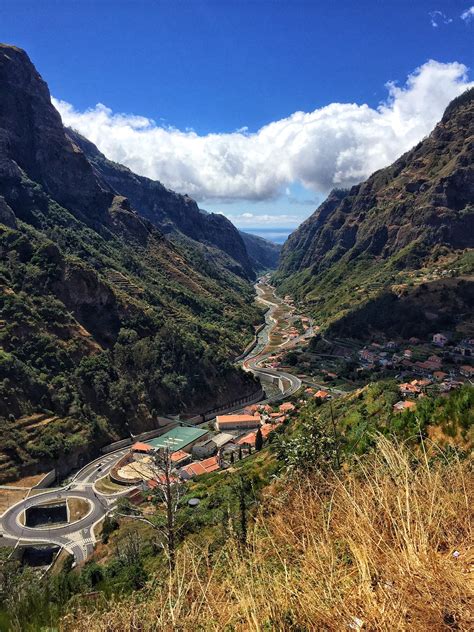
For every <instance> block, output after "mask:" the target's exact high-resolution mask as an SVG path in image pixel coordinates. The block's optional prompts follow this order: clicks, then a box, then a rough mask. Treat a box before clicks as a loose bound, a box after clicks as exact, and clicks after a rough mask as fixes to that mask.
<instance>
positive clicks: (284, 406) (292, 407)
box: [278, 402, 295, 413]
mask: <svg viewBox="0 0 474 632" xmlns="http://www.w3.org/2000/svg"><path fill="white" fill-rule="evenodd" d="M278 410H279V411H280V412H281V413H289V412H291V411H292V410H295V405H294V404H292V403H291V402H285V403H284V404H281V406H279V408H278Z"/></svg>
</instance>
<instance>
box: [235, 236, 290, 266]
mask: <svg viewBox="0 0 474 632" xmlns="http://www.w3.org/2000/svg"><path fill="white" fill-rule="evenodd" d="M239 233H240V236H241V237H242V239H243V242H244V244H245V247H246V248H247V252H248V255H249V257H250V261H251V262H252V266H253V268H254V270H256V271H257V272H263V271H265V270H274V269H275V268H276V267H277V265H278V261H279V258H280V252H281V246H280V244H274V243H273V242H272V241H268V239H264V238H263V237H259V236H258V235H252V234H251V233H246V232H244V231H243V230H240V231H239Z"/></svg>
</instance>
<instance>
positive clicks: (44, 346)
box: [0, 45, 260, 480]
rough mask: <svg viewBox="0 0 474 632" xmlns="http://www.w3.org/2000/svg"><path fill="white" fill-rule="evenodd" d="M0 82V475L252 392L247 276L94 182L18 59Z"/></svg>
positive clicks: (35, 78) (17, 54)
mask: <svg viewBox="0 0 474 632" xmlns="http://www.w3.org/2000/svg"><path fill="white" fill-rule="evenodd" d="M0 87H1V90H0V254H1V262H0V283H1V296H2V301H1V315H0V318H1V321H0V341H1V350H0V388H1V392H0V415H1V418H2V423H1V433H2V435H1V439H2V441H1V454H0V479H3V480H5V479H7V478H11V477H15V476H17V475H18V473H19V472H20V471H29V470H28V468H30V470H34V469H35V468H36V467H37V465H38V463H41V467H43V468H47V467H49V466H51V464H53V463H55V462H56V460H57V459H61V458H64V456H65V455H66V454H69V455H70V457H69V458H70V459H77V458H78V457H79V456H80V454H81V452H84V451H86V452H88V453H90V452H91V451H93V450H94V449H95V448H96V447H97V445H100V444H103V443H105V442H107V441H109V440H110V439H112V438H119V437H122V436H126V435H127V434H128V432H129V430H130V429H132V430H134V431H137V430H140V429H145V428H149V427H152V426H153V425H154V423H155V419H156V415H157V414H159V413H161V414H163V413H178V412H182V411H185V410H200V409H203V408H204V409H205V408H206V407H215V406H216V405H219V404H221V403H224V402H226V401H228V400H229V399H232V397H235V394H236V393H237V394H238V395H239V396H240V395H243V394H245V393H250V392H253V391H254V390H255V388H256V385H255V383H254V382H253V380H252V378H250V377H249V376H247V375H244V374H243V373H241V372H238V371H237V370H236V369H234V368H233V366H232V365H231V360H232V358H233V357H234V356H235V355H237V354H238V353H239V352H240V351H241V350H242V348H243V347H244V346H245V344H246V343H247V342H248V341H249V340H250V339H251V337H252V334H253V325H254V324H256V323H257V322H259V318H260V315H259V313H258V311H257V310H256V308H255V307H253V306H252V300H251V297H252V287H251V285H250V283H249V282H248V281H246V280H245V279H243V278H242V277H241V276H238V275H236V274H233V273H232V272H230V271H229V270H226V269H224V268H218V266H217V265H215V264H214V263H213V261H212V260H209V259H208V258H206V257H205V256H204V255H203V254H202V253H201V252H200V251H199V250H197V249H194V250H191V249H189V248H187V247H186V244H184V245H183V246H182V245H180V244H177V243H172V242H170V241H169V240H168V239H167V238H166V237H165V236H164V235H163V233H162V232H160V231H159V230H158V229H157V228H156V227H155V226H154V225H153V224H152V223H150V222H149V221H148V220H147V219H145V218H143V217H142V216H140V215H139V214H138V213H137V212H136V210H135V209H134V208H133V206H132V205H131V203H130V201H129V200H128V199H127V198H125V197H123V196H121V195H118V194H117V193H116V192H115V191H114V190H112V188H111V187H110V186H109V185H108V184H107V183H106V182H105V181H104V180H103V179H101V178H100V177H99V176H98V174H97V172H96V170H95V168H93V167H92V165H91V164H90V163H89V161H88V160H87V157H86V156H85V154H84V153H83V152H82V151H81V149H80V148H79V147H78V146H77V145H76V144H74V143H73V142H72V141H71V140H70V138H69V136H68V134H67V132H66V130H65V129H64V128H63V126H62V123H61V119H60V117H59V114H58V113H57V112H56V110H55V109H54V108H53V106H52V105H51V101H50V95H49V91H48V88H47V85H46V84H45V82H44V81H43V80H42V78H41V77H40V75H39V74H38V73H37V71H36V70H35V68H34V67H33V65H32V63H31V62H30V60H29V58H28V57H27V55H26V53H25V52H23V51H22V50H20V49H17V48H15V47H12V46H6V45H2V46H1V47H0ZM168 195H172V193H170V192H168ZM38 415H39V417H38Z"/></svg>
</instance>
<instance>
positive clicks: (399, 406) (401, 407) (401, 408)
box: [393, 400, 416, 413]
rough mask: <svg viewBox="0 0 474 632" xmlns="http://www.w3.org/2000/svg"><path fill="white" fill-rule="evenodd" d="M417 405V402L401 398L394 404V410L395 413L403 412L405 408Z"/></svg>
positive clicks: (409, 408) (408, 408)
mask: <svg viewBox="0 0 474 632" xmlns="http://www.w3.org/2000/svg"><path fill="white" fill-rule="evenodd" d="M415 407H416V404H415V402H409V401H403V400H401V401H399V402H397V403H396V404H394V405H393V411H394V412H395V413H403V412H404V411H405V410H411V409H413V408H415Z"/></svg>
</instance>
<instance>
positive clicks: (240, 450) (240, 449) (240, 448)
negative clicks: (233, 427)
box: [239, 446, 242, 461]
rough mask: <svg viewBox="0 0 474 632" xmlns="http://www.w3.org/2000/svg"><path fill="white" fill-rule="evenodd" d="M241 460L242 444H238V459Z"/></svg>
mask: <svg viewBox="0 0 474 632" xmlns="http://www.w3.org/2000/svg"><path fill="white" fill-rule="evenodd" d="M241 460H242V446H239V461H241Z"/></svg>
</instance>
